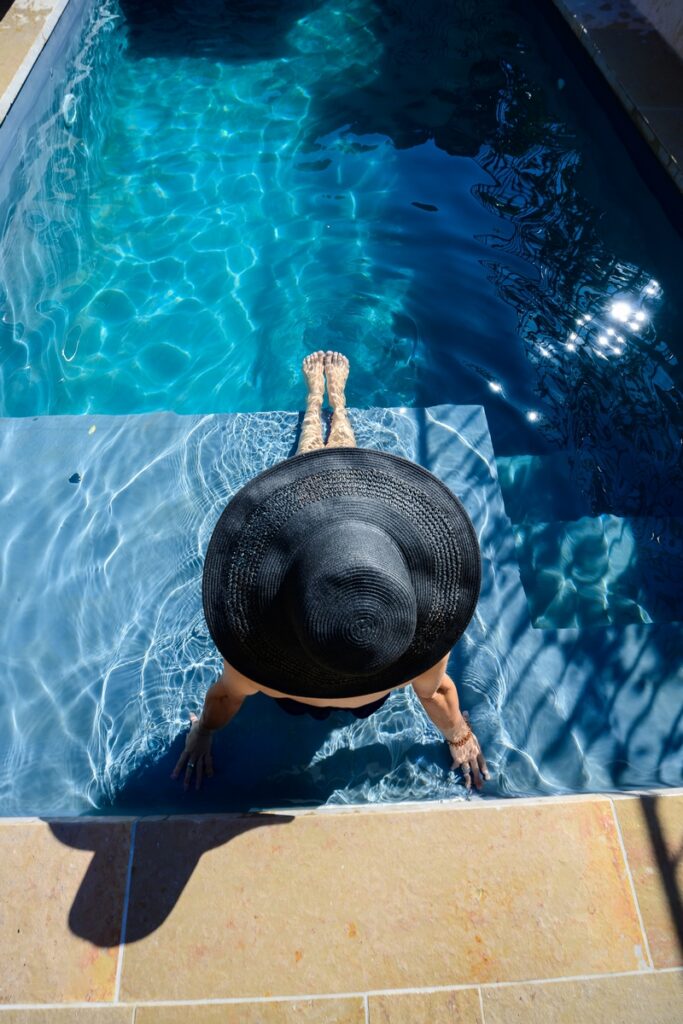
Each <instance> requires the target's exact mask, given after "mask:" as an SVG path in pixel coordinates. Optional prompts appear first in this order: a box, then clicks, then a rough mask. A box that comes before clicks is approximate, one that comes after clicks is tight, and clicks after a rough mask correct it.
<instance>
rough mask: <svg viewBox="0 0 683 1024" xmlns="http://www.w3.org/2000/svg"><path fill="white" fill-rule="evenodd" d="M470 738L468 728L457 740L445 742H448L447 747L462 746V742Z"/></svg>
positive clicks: (470, 734)
mask: <svg viewBox="0 0 683 1024" xmlns="http://www.w3.org/2000/svg"><path fill="white" fill-rule="evenodd" d="M471 738H472V730H471V729H468V730H467V732H466V733H465V735H464V736H462V737H461V738H460V739H459V740H446V743H447V744H448V746H449V747H462V745H463V744H464V743H467V741H468V740H469V739H471Z"/></svg>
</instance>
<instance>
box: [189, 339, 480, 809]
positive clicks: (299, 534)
mask: <svg viewBox="0 0 683 1024" xmlns="http://www.w3.org/2000/svg"><path fill="white" fill-rule="evenodd" d="M303 372H304V376H305V377H306V381H307V384H308V399H307V402H306V413H305V416H304V421H303V426H302V430H301V438H300V441H299V447H298V449H297V451H296V455H295V456H294V457H293V458H291V459H286V460H285V461H284V462H282V463H280V464H279V465H277V466H274V467H272V468H271V469H268V470H266V471H265V472H264V473H261V474H260V475H259V476H258V477H256V478H255V479H254V480H251V481H250V482H249V483H248V484H246V486H245V487H243V488H242V490H241V491H239V492H238V494H236V495H235V496H234V497H233V498H232V500H231V501H230V503H229V504H228V506H227V508H226V509H225V510H224V512H223V514H222V515H221V517H220V519H219V521H218V523H217V524H216V528H215V530H214V533H213V535H212V537H211V541H210V543H209V547H208V550H207V553H206V559H205V563H204V577H203V601H204V614H205V616H206V621H207V624H208V626H209V631H210V633H211V636H212V637H213V640H214V642H215V643H216V646H217V647H218V649H219V651H220V652H221V653H222V654H223V658H224V660H223V674H222V676H221V677H220V679H219V680H218V681H217V682H216V683H214V684H213V686H211V687H210V688H209V690H208V692H207V694H206V697H205V700H204V708H203V710H202V713H201V717H200V718H197V717H196V715H191V716H190V718H191V726H190V732H189V735H188V737H187V741H186V744H185V749H184V751H183V753H182V754H181V756H180V759H179V760H178V763H177V764H176V766H175V768H174V770H173V773H172V776H173V778H178V776H179V775H180V773H181V772H182V771H183V769H185V771H184V787H185V789H187V788H188V787H189V785H190V780H191V776H192V772H193V771H194V772H195V773H196V774H195V785H196V788H197V789H198V788H199V786H200V785H201V781H202V778H203V776H204V775H207V776H211V775H213V763H212V756H211V740H212V737H213V734H214V732H216V730H217V729H221V728H222V727H223V726H224V725H226V724H227V723H228V722H229V721H230V720H231V719H232V718H234V716H235V715H236V714H237V712H238V711H239V709H240V707H241V706H242V703H243V702H244V700H245V699H246V698H247V697H250V696H251V695H252V694H254V693H265V694H266V695H267V696H268V697H272V698H273V699H274V700H276V701H277V702H278V704H279V705H280V707H281V708H282V709H283V711H286V712H288V713H290V714H310V715H312V716H313V717H315V718H326V717H327V716H328V715H329V714H330V713H331V711H332V710H333V709H336V708H343V709H345V710H347V711H349V712H350V713H351V714H352V715H355V716H356V717H357V718H366V717H367V716H368V715H370V714H372V713H373V712H374V711H376V710H377V709H378V708H379V707H381V705H382V704H383V703H384V702H385V701H386V699H387V697H388V696H389V694H390V693H391V691H392V690H394V689H399V688H401V687H403V686H408V685H411V686H412V687H413V689H414V690H415V693H416V694H417V696H418V698H419V700H420V702H421V704H422V706H423V708H424V709H425V711H426V712H427V714H428V715H429V717H430V719H431V720H432V722H433V723H434V724H435V725H436V727H437V729H439V730H440V731H441V732H442V734H443V736H444V737H445V739H446V741H447V742H448V744H449V747H450V751H451V755H452V758H453V767H454V768H459V769H460V770H461V771H462V773H463V777H464V780H465V785H466V786H467V788H468V789H470V788H471V786H472V780H474V785H475V786H476V787H477V789H480V788H481V787H482V785H483V782H482V778H483V779H488V778H489V772H488V768H487V766H486V761H485V760H484V756H483V754H482V752H481V748H480V746H479V743H478V741H477V738H476V736H475V735H474V733H473V732H472V730H471V728H470V725H469V719H468V716H467V712H466V711H465V712H461V711H460V705H459V701H458V694H457V691H456V688H455V684H454V683H453V680H452V679H451V678H450V677H449V676H448V675H447V673H446V668H447V663H448V657H449V654H450V650H451V648H452V646H453V644H454V643H456V642H457V640H458V639H459V638H460V636H461V635H462V633H463V632H464V630H465V628H466V626H467V624H468V622H469V621H470V619H471V617H472V615H473V613H474V609H475V606H476V603H477V599H478V596H479V585H480V578H481V562H480V554H479V546H478V542H477V537H476V534H475V532H474V528H473V526H472V523H471V522H470V519H469V517H468V515H467V513H466V512H465V510H464V508H463V506H462V505H461V503H460V501H459V500H458V499H457V498H456V497H455V495H454V494H452V493H451V491H449V490H448V488H447V487H446V486H445V485H444V484H443V483H441V481H439V480H438V479H437V478H436V477H435V476H433V474H431V473H429V472H428V471H427V470H425V469H423V468H422V467H420V466H417V465H416V464H415V463H412V462H408V461H407V460H406V459H401V458H399V457H398V456H394V455H388V454H386V453H383V452H378V451H372V450H370V449H360V448H357V447H356V439H355V437H354V433H353V429H352V427H351V423H350V422H349V418H348V415H347V412H346V398H345V394H344V389H345V386H346V380H347V377H348V374H349V362H348V359H346V357H345V356H343V355H341V354H340V353H339V352H314V353H313V354H312V355H309V356H307V357H306V359H304V363H303ZM325 381H327V392H328V397H329V401H330V404H331V406H332V410H333V413H332V423H331V428H330V435H329V438H328V441H327V444H325V443H324V441H323V425H322V416H321V410H322V404H323V394H324V390H325Z"/></svg>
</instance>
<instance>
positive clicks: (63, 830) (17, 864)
mask: <svg viewBox="0 0 683 1024" xmlns="http://www.w3.org/2000/svg"><path fill="white" fill-rule="evenodd" d="M129 842H130V825H129V824H128V823H124V822H110V823H103V822H78V821H75V822H72V823H66V824H64V823H53V824H51V825H48V824H45V823H43V822H40V821H38V822H30V823H23V824H11V825H2V824H0V920H1V921H2V928H0V962H1V963H2V969H0V1003H43V1002H54V1003H60V1002H63V1003H68V1002H76V1001H79V1002H80V1001H93V1002H100V1001H101V1002H106V1001H107V1000H111V999H112V998H113V995H114V982H115V977H116V965H117V960H118V941H119V937H120V929H121V914H122V909H123V896H124V888H125V879H126V870H127V866H128V852H129ZM93 852H94V856H93ZM74 1012H75V1011H74ZM5 1019H6V1018H5Z"/></svg>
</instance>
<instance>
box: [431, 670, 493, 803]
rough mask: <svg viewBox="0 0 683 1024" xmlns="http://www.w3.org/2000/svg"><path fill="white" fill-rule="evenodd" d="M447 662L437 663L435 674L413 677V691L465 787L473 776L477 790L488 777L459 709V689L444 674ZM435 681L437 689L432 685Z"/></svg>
mask: <svg viewBox="0 0 683 1024" xmlns="http://www.w3.org/2000/svg"><path fill="white" fill-rule="evenodd" d="M446 661H447V659H444V661H443V662H440V663H439V665H437V666H435V668H434V670H432V671H433V672H434V673H435V674H434V675H429V674H427V675H426V676H421V677H420V679H419V680H413V689H414V690H415V692H416V694H417V696H418V699H419V701H420V703H421V704H422V707H423V708H424V709H425V711H426V712H427V714H428V715H429V717H430V718H431V720H432V722H433V723H434V725H435V726H436V727H437V729H438V730H439V731H440V732H441V733H442V735H443V736H444V738H445V739H446V740H447V742H448V746H449V750H450V752H451V757H452V758H453V767H454V768H460V769H461V771H462V773H463V777H464V779H465V785H466V787H467V788H468V789H470V788H471V786H472V778H474V784H475V786H476V787H477V789H481V787H482V785H483V783H482V776H483V777H484V779H488V778H490V775H489V770H488V767H487V764H486V760H485V759H484V755H483V754H482V752H481V747H480V746H479V741H478V739H477V737H476V736H475V735H474V733H473V732H472V730H471V728H470V722H469V717H468V715H467V712H465V713H464V714H463V712H462V711H461V710H460V701H459V700H458V691H457V690H456V688H455V683H454V682H453V680H452V679H451V678H450V676H448V675H446ZM436 683H438V685H436V688H435V689H434V688H433V684H436Z"/></svg>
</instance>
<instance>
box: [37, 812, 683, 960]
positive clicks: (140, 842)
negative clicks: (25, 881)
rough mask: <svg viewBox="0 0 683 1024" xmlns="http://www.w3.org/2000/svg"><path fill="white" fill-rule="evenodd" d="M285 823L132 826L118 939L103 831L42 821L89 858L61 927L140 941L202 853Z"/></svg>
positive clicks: (667, 863)
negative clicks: (109, 904) (109, 903)
mask: <svg viewBox="0 0 683 1024" xmlns="http://www.w3.org/2000/svg"><path fill="white" fill-rule="evenodd" d="M657 804H658V800H657V798H656V797H649V796H647V797H641V807H642V811H643V815H644V818H645V821H646V823H647V827H648V832H649V837H650V842H651V845H652V850H653V853H654V856H655V860H656V863H657V867H658V869H659V874H660V876H661V880H662V887H663V890H664V893H665V895H666V899H667V904H668V909H669V913H670V916H671V920H672V927H673V929H674V931H675V933H676V935H677V938H678V942H679V946H680V948H681V951H682V952H683V926H682V922H683V899H682V895H681V891H680V889H679V887H678V885H677V882H676V867H677V864H678V861H679V860H680V858H681V856H683V850H682V849H679V850H675V851H673V852H671V851H669V849H668V848H667V845H666V843H665V840H664V836H663V832H662V828H661V824H660V821H659V815H658V810H657ZM292 820H293V816H292V815H286V814H268V815H259V814H253V815H243V816H239V815H236V816H234V817H230V818H223V819H216V818H214V819H211V820H204V821H202V820H201V819H195V820H188V819H179V820H177V821H176V822H175V823H174V826H173V827H172V826H171V825H170V823H168V822H166V823H163V822H159V821H143V822H140V823H138V825H137V833H136V839H135V854H134V860H133V866H132V875H131V887H130V896H129V904H128V911H127V915H126V916H125V935H123V936H122V935H121V919H120V915H119V913H117V912H114V913H110V914H107V913H106V912H103V893H104V892H110V893H111V894H112V895H113V897H114V900H113V904H114V907H116V908H119V910H120V909H121V908H122V907H123V905H124V898H125V896H124V893H125V886H126V865H125V863H124V860H123V858H121V859H120V860H119V863H118V865H117V866H116V868H117V870H116V871H115V874H113V871H112V856H111V844H110V830H109V829H107V828H106V827H102V826H101V825H100V824H97V823H94V822H83V821H74V822H48V825H49V827H50V829H51V831H52V833H53V835H54V836H55V838H56V839H58V840H59V841H60V842H61V843H63V844H64V845H66V846H70V847H71V848H73V849H78V850H92V851H93V858H92V860H91V862H90V864H89V866H88V870H87V871H86V874H85V876H84V877H83V880H82V881H81V884H80V888H79V890H78V893H77V894H76V897H75V899H74V902H73V905H72V907H71V911H70V913H69V928H70V929H71V931H72V932H73V933H74V934H75V935H78V936H79V937H81V938H83V939H86V940H87V941H88V942H91V943H93V944H95V945H96V946H101V947H114V946H117V945H118V944H119V942H120V941H121V940H122V939H123V941H124V942H125V943H132V942H137V941H139V940H140V939H144V938H145V937H147V936H148V935H150V934H152V933H153V932H154V931H156V930H157V928H159V927H161V925H162V924H163V923H164V921H165V920H166V918H167V917H168V916H169V915H170V914H171V912H172V911H173V909H174V907H175V905H176V903H177V902H178V900H179V899H180V897H181V895H182V892H183V890H184V889H185V886H186V885H187V883H188V881H189V879H190V878H191V876H192V873H193V871H194V869H195V867H196V865H197V864H198V863H199V860H200V859H201V857H202V856H203V854H204V853H207V852H208V851H210V850H213V849H215V848H216V847H219V846H222V845H224V844H225V843H229V842H230V841H232V840H233V839H235V838H237V837H239V836H240V835H243V834H245V833H246V832H248V831H250V830H251V829H253V828H261V827H268V826H269V825H282V824H287V823H289V822H291V821H292ZM162 839H163V842H161V841H160V840H162ZM254 867H255V868H258V866H257V865H254ZM105 903H106V901H105Z"/></svg>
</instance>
